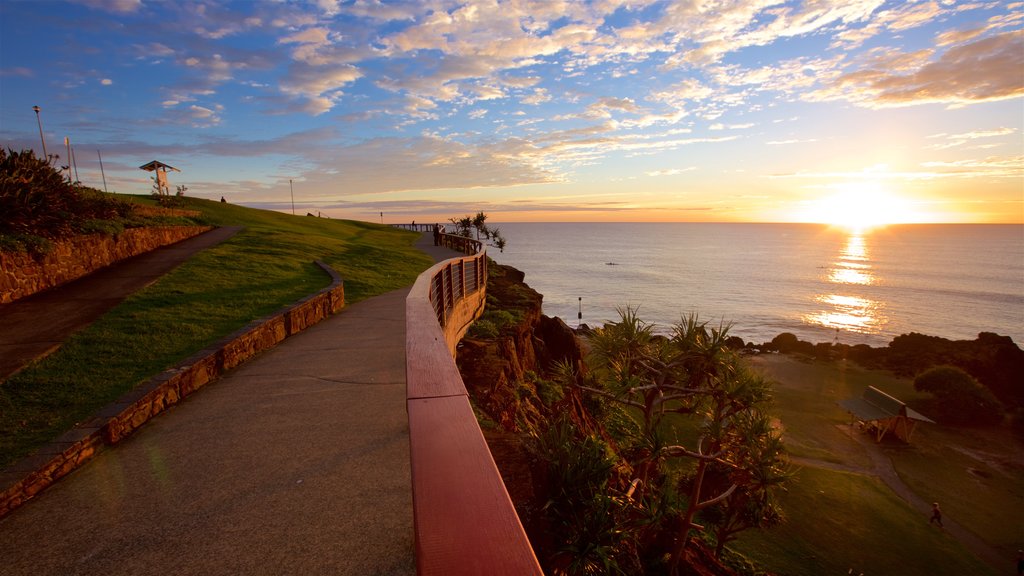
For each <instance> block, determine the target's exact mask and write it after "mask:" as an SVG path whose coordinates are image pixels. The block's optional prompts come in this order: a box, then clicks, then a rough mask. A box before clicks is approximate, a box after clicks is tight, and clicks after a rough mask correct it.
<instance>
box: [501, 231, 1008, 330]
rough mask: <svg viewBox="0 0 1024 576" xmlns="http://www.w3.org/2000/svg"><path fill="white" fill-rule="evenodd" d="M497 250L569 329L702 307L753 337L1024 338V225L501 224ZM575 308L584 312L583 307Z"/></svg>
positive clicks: (654, 320) (667, 319) (671, 316)
mask: <svg viewBox="0 0 1024 576" xmlns="http://www.w3.org/2000/svg"><path fill="white" fill-rule="evenodd" d="M493 226H495V227H497V228H499V229H500V230H501V234H502V236H503V237H504V238H505V239H506V240H507V242H508V245H507V246H506V248H505V251H504V253H499V252H498V250H497V249H495V248H491V249H489V254H490V255H491V257H492V258H493V259H494V260H495V261H497V262H498V263H501V264H508V265H511V266H513V267H515V268H518V269H520V270H522V271H523V272H525V274H526V283H527V284H529V285H530V286H531V287H532V288H534V289H535V290H537V291H538V292H540V293H541V294H543V295H544V313H545V314H546V315H548V316H557V317H560V318H562V319H563V320H565V322H566V323H567V324H569V326H572V327H576V326H577V325H578V324H579V323H580V322H582V323H585V324H588V325H590V326H598V325H601V324H603V323H605V322H608V321H614V320H617V319H618V317H619V316H618V313H617V311H616V309H617V308H620V307H625V306H631V307H634V308H637V309H638V314H639V316H640V318H642V319H643V320H645V321H646V322H648V323H651V324H654V325H655V331H657V332H659V333H668V332H669V331H670V330H671V326H672V325H673V324H675V323H677V322H678V321H679V320H680V319H681V318H682V317H683V316H686V315H688V314H690V313H696V314H697V315H698V316H699V317H700V319H701V320H705V321H708V322H709V323H710V324H711V325H714V326H717V325H718V324H719V323H721V322H726V323H731V324H732V327H731V329H730V331H729V333H730V334H732V335H734V336H739V337H741V338H743V339H744V340H746V341H748V342H754V343H758V344H759V343H762V342H768V341H770V340H771V339H772V338H774V337H775V336H776V335H778V334H780V333H782V332H791V333H793V334H796V335H797V336H798V337H799V338H800V339H802V340H808V341H811V342H840V343H845V344H868V345H871V346H885V345H886V344H888V343H889V342H890V341H891V340H892V339H893V337H895V336H898V335H900V334H905V333H909V332H919V333H923V334H928V335H931V336H941V337H944V338H949V339H956V340H959V339H967V340H973V339H974V338H976V337H977V335H978V333H979V332H995V333H997V334H1000V335H1004V336H1010V337H1012V338H1013V340H1014V342H1016V343H1018V344H1021V343H1022V341H1024V226H1021V225H959V224H957V225H900V226H889V227H886V228H877V229H874V230H870V231H867V232H863V233H852V232H849V231H845V230H841V229H836V228H831V227H828V226H822V225H814V224H746V223H744V224H710V223H557V224H556V223H501V224H494V225H493ZM581 311H582V318H579V315H580V313H581Z"/></svg>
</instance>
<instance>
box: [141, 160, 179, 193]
mask: <svg viewBox="0 0 1024 576" xmlns="http://www.w3.org/2000/svg"><path fill="white" fill-rule="evenodd" d="M139 168H141V169H143V170H145V171H146V172H156V189H157V192H159V193H160V194H168V195H170V193H171V187H170V185H168V184H167V171H168V170H174V171H175V172H181V170H178V169H177V168H175V167H174V166H171V165H170V164H164V163H163V162H160V161H159V160H153V161H152V162H150V163H148V164H143V165H142V166H139Z"/></svg>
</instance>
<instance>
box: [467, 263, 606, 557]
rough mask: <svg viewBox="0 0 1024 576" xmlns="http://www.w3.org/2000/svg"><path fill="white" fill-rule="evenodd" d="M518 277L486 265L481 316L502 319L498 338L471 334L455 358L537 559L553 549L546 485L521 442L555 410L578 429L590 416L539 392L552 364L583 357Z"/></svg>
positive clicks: (570, 398) (569, 400) (567, 400)
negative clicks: (487, 272) (568, 416)
mask: <svg viewBox="0 0 1024 576" xmlns="http://www.w3.org/2000/svg"><path fill="white" fill-rule="evenodd" d="M523 279H524V274H523V273H522V272H520V271H519V270H516V269H515V268H510V267H507V266H499V265H496V264H494V263H491V265H490V277H489V279H488V283H487V302H488V303H487V306H488V309H489V312H485V316H484V318H485V319H487V318H493V319H496V320H498V321H500V320H506V321H508V322H506V323H504V324H502V325H501V326H500V327H498V334H497V336H489V337H486V338H484V337H474V336H473V332H472V331H471V332H470V334H469V335H467V337H466V338H464V339H463V340H462V342H461V343H460V344H459V348H458V351H457V354H456V363H457V364H458V367H459V371H460V372H461V374H462V380H463V382H464V383H465V385H466V389H467V391H468V392H469V394H470V397H471V398H472V403H473V406H474V407H475V408H476V410H477V412H478V414H479V415H480V416H481V417H482V418H481V420H482V423H481V429H482V430H483V433H484V438H485V439H486V440H487V444H488V447H489V448H490V450H491V455H492V456H493V457H494V460H495V462H496V463H497V465H498V469H499V470H500V471H501V476H502V479H503V480H504V482H505V487H506V488H507V489H508V492H509V496H510V497H511V499H512V502H513V503H514V504H515V507H516V511H517V513H518V514H519V518H520V520H521V521H522V523H523V527H524V528H525V529H526V532H527V534H528V535H529V537H530V541H531V543H532V544H533V547H534V549H535V551H536V552H537V554H538V556H539V557H545V556H546V555H547V554H548V551H549V550H550V549H551V546H550V536H549V535H550V534H551V527H550V526H549V524H548V519H547V518H546V516H545V514H544V511H543V505H544V503H545V502H546V501H547V499H548V498H549V494H548V492H549V489H548V486H547V484H546V479H545V477H544V471H543V470H542V467H541V466H538V462H536V461H535V459H534V458H533V457H531V455H530V453H529V452H528V451H527V449H526V447H525V442H528V441H529V438H530V437H531V435H532V434H533V433H534V432H536V431H538V430H541V429H543V428H544V427H545V426H546V425H547V422H548V421H549V418H550V417H551V416H552V414H553V413H554V412H555V411H556V410H566V408H568V410H566V411H567V412H568V413H570V414H571V415H574V417H573V420H574V421H576V422H578V425H579V426H586V424H587V421H588V420H589V418H588V417H587V416H586V411H585V410H583V409H582V404H581V403H580V401H579V397H578V396H577V395H576V394H575V393H574V392H569V393H568V394H565V396H563V397H552V395H551V394H547V395H545V390H544V386H545V385H544V383H543V381H544V377H545V376H547V375H548V371H549V370H550V369H551V368H552V367H554V366H555V363H556V362H559V361H562V362H568V363H570V364H571V365H572V366H574V367H575V368H576V369H577V370H581V369H582V366H583V358H582V353H581V348H580V343H579V341H578V340H577V339H576V335H575V333H573V331H572V330H571V329H570V328H569V327H568V326H566V325H565V323H564V322H562V321H561V320H560V319H557V318H548V317H547V316H544V315H543V314H541V303H542V300H543V297H542V296H541V295H540V294H539V293H537V292H536V291H535V290H533V289H532V288H530V287H529V286H527V285H526V284H525V283H524V282H523ZM498 311H502V312H498ZM587 428H589V427H585V428H584V429H587Z"/></svg>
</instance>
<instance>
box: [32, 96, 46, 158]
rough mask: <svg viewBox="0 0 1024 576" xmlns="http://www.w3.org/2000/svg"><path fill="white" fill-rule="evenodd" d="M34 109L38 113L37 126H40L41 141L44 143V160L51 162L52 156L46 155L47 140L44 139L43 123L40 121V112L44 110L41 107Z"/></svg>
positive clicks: (34, 107)
mask: <svg viewBox="0 0 1024 576" xmlns="http://www.w3.org/2000/svg"><path fill="white" fill-rule="evenodd" d="M32 109H33V110H35V111H36V124H38V125H39V140H40V141H42V143H43V159H44V160H46V161H47V162H49V161H50V155H49V154H47V153H46V138H43V121H42V120H40V119H39V111H40V110H42V108H40V107H39V106H33V107H32Z"/></svg>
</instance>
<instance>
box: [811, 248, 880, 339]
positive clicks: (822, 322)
mask: <svg viewBox="0 0 1024 576" xmlns="http://www.w3.org/2000/svg"><path fill="white" fill-rule="evenodd" d="M825 279H826V280H827V282H828V283H829V284H833V285H835V286H833V289H834V290H836V292H842V293H829V294H819V295H818V296H816V297H815V299H814V300H815V302H817V303H819V304H821V305H822V306H823V308H822V309H819V310H817V311H815V312H813V313H810V314H805V315H804V317H803V320H804V322H807V323H808V324H813V325H817V326H823V327H825V328H829V329H835V330H837V331H839V330H846V331H849V332H857V333H862V334H872V333H878V332H880V331H881V328H882V326H884V325H885V323H886V321H887V319H886V317H885V315H884V313H883V308H884V304H883V303H882V302H878V301H876V300H873V299H871V298H868V297H866V296H865V295H863V294H860V295H855V294H853V293H852V292H854V291H856V290H857V287H867V286H871V285H874V284H876V283H877V278H876V277H875V274H874V272H873V271H872V266H871V254H870V251H869V250H868V243H867V239H866V238H865V235H864V233H863V232H854V233H852V234H850V236H849V237H848V238H847V240H846V245H845V246H844V247H843V248H842V249H841V250H840V251H839V254H838V256H837V257H836V261H835V262H833V263H832V265H831V267H829V269H828V274H827V275H826V277H825ZM844 286H845V287H846V288H845V289H842V287H844ZM830 292H831V291H830ZM837 336H838V332H837Z"/></svg>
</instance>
